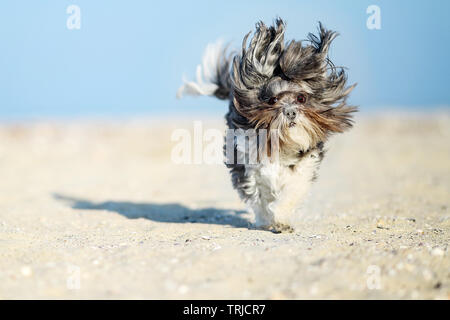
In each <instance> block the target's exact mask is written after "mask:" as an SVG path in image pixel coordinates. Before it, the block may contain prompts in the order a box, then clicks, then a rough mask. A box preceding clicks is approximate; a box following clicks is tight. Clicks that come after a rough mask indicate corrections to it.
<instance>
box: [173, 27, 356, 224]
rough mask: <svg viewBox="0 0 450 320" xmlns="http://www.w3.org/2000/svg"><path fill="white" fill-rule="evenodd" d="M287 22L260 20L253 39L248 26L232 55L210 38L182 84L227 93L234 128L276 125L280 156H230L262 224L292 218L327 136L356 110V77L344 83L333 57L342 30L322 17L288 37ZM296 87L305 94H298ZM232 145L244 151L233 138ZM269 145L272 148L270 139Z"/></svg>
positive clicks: (200, 91) (194, 90)
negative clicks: (309, 29) (245, 160)
mask: <svg viewBox="0 0 450 320" xmlns="http://www.w3.org/2000/svg"><path fill="white" fill-rule="evenodd" d="M285 28H286V25H285V23H284V22H283V20H281V19H276V20H275V23H274V24H273V25H272V26H269V27H268V26H266V25H265V24H264V23H263V22H258V23H257V24H256V30H255V32H254V34H253V36H252V37H251V39H250V36H251V32H250V33H248V34H247V35H246V36H245V37H244V40H243V42H242V48H241V52H240V53H239V54H235V55H234V56H233V55H232V54H227V53H226V50H224V49H223V48H222V47H218V46H208V47H207V50H206V53H205V56H204V60H203V65H202V66H199V67H198V69H197V82H186V83H185V84H184V85H183V86H182V87H181V88H180V90H179V92H178V93H179V95H182V94H185V93H186V94H194V95H213V96H216V97H217V98H219V99H229V100H230V104H229V111H228V113H227V115H226V121H227V125H228V127H229V128H230V129H243V130H247V129H256V130H261V129H265V130H269V131H275V132H276V133H277V135H278V138H279V146H280V149H279V152H280V157H279V162H277V163H275V164H273V163H270V164H262V163H261V164H259V165H257V166H253V165H252V166H250V165H246V164H238V163H227V166H228V167H229V168H230V173H231V177H232V182H233V186H234V187H235V188H236V189H237V190H238V193H239V195H240V196H241V198H242V199H243V200H244V201H246V202H247V203H248V204H249V205H250V207H251V208H252V210H253V211H254V212H255V214H256V223H257V225H259V226H265V227H270V228H273V227H274V226H275V228H276V229H279V227H280V226H286V225H290V224H291V222H290V221H289V219H286V217H287V216H289V214H291V213H293V212H295V210H296V209H298V208H299V204H298V203H301V200H302V199H303V198H304V196H305V195H306V193H307V192H306V190H307V189H308V188H307V186H308V185H309V182H310V181H312V180H314V179H315V177H316V176H317V172H316V171H317V169H318V166H319V164H320V162H321V160H322V158H323V155H324V150H323V148H324V142H325V141H326V140H327V139H328V137H329V136H330V135H331V134H333V133H339V132H343V131H345V130H347V129H349V128H351V127H352V123H353V122H352V114H353V112H355V111H357V108H356V107H355V106H350V105H348V104H347V98H348V95H349V94H350V92H351V91H352V90H353V88H354V87H355V85H352V86H347V75H346V72H345V70H344V69H343V68H337V67H335V66H334V64H333V63H332V62H331V61H330V59H329V57H328V51H329V48H330V45H331V43H332V42H333V40H334V39H335V38H336V37H337V35H338V34H337V33H336V32H334V31H330V30H327V29H326V28H325V27H324V26H323V25H322V24H321V23H319V27H318V34H317V35H315V34H312V33H310V34H309V35H308V40H306V41H304V42H301V41H295V40H292V41H290V42H287V43H286V42H285V40H284V33H285ZM249 39H250V41H249ZM202 75H203V76H202ZM205 80H206V81H205ZM299 95H303V97H305V100H302V99H300V100H297V101H296V97H299ZM274 98H276V99H275V100H274ZM274 101H275V102H274ZM299 101H300V102H299ZM302 101H303V102H302ZM288 109H290V110H295V112H294V115H293V116H294V118H292V117H291V118H290V117H288V116H286V114H287V113H286V110H288ZM291 116H292V115H291ZM267 141H268V142H270V138H268V139H267ZM234 149H235V151H236V152H242V150H240V149H239V148H238V147H237V146H236V145H235V146H234ZM266 150H267V152H268V153H270V152H271V150H270V147H267V148H266ZM294 185H296V186H295V187H294ZM295 190H297V191H295ZM299 190H301V192H300V191H299ZM294 200H295V201H294ZM297 200H298V201H297Z"/></svg>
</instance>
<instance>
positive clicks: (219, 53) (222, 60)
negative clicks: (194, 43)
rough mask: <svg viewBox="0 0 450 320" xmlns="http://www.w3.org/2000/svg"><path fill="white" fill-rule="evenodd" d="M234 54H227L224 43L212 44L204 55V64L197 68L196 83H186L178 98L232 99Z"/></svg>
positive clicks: (178, 93) (179, 90) (178, 92)
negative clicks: (231, 68) (231, 69)
mask: <svg viewBox="0 0 450 320" xmlns="http://www.w3.org/2000/svg"><path fill="white" fill-rule="evenodd" d="M232 59H233V53H227V47H223V46H222V43H221V42H220V41H218V42H217V43H214V44H213V43H210V44H208V46H207V47H206V49H205V52H204V54H203V59H202V64H201V65H198V66H197V72H196V73H197V79H196V81H186V80H185V79H183V81H184V84H183V85H182V86H181V87H180V88H179V89H178V91H177V97H178V98H181V97H182V96H183V95H192V96H215V97H216V98H219V99H222V100H226V99H229V97H230V91H231V75H230V67H231V64H232Z"/></svg>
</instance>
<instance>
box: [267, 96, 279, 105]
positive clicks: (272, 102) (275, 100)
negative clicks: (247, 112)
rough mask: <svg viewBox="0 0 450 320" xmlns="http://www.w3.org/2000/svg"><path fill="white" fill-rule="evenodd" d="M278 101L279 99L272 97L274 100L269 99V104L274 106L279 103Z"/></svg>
mask: <svg viewBox="0 0 450 320" xmlns="http://www.w3.org/2000/svg"><path fill="white" fill-rule="evenodd" d="M277 101H278V98H277V97H272V98H270V99H269V101H268V103H269V104H270V105H273V104H275V103H277Z"/></svg>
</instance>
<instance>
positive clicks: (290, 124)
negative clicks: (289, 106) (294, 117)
mask: <svg viewBox="0 0 450 320" xmlns="http://www.w3.org/2000/svg"><path fill="white" fill-rule="evenodd" d="M296 124H297V123H296V122H294V121H291V122H289V124H288V126H289V128H293V127H295V125H296Z"/></svg>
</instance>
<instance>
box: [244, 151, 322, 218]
mask: <svg viewBox="0 0 450 320" xmlns="http://www.w3.org/2000/svg"><path fill="white" fill-rule="evenodd" d="M318 157H319V154H318V151H317V150H314V151H312V152H310V153H308V154H307V155H305V156H304V157H303V158H302V159H301V160H300V161H299V162H298V163H297V164H296V166H295V167H294V169H291V168H289V166H287V165H286V164H285V163H283V162H270V163H265V164H261V165H259V166H256V167H247V168H246V170H248V171H249V172H248V173H249V174H250V175H253V176H254V177H255V181H254V182H255V185H256V188H257V198H256V199H254V201H253V202H251V203H250V207H251V209H252V211H253V212H254V214H255V219H256V226H258V227H261V226H272V225H275V224H283V225H292V224H293V220H294V219H293V218H294V213H295V212H296V210H297V209H299V208H300V204H301V203H302V202H303V201H304V199H305V197H306V196H307V195H308V191H309V188H310V186H311V180H312V178H313V176H314V172H315V170H316V169H317V166H318V163H319V162H318Z"/></svg>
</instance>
